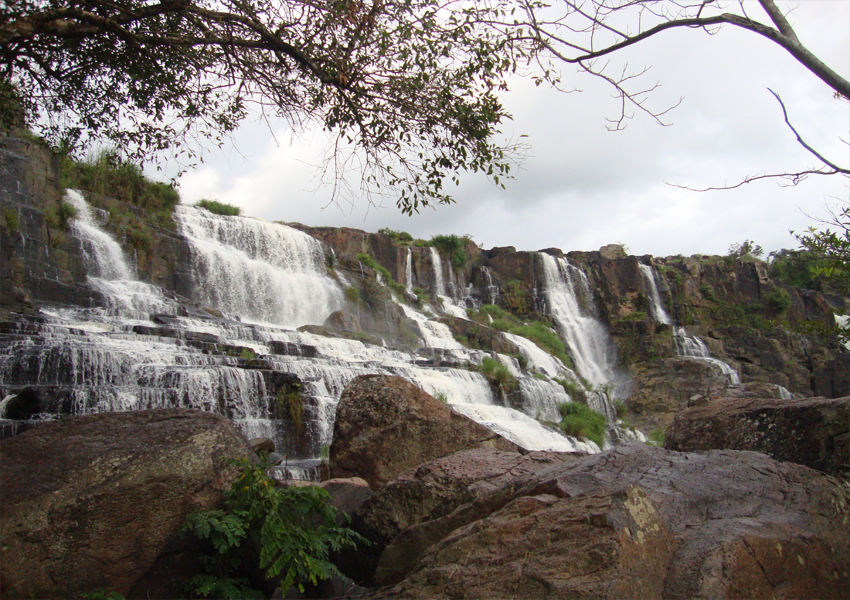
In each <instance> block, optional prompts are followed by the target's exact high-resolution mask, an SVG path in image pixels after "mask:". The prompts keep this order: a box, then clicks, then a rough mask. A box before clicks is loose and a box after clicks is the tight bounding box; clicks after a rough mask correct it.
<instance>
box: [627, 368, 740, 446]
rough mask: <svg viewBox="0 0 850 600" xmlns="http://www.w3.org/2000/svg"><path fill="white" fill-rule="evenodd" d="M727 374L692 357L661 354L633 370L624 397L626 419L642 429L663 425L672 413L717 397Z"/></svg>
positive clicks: (669, 420)
mask: <svg viewBox="0 0 850 600" xmlns="http://www.w3.org/2000/svg"><path fill="white" fill-rule="evenodd" d="M728 387H729V378H728V377H727V376H726V375H724V374H723V373H721V372H720V370H719V369H717V368H716V367H715V366H713V365H711V364H709V363H706V362H703V361H699V360H694V359H692V358H682V357H676V358H665V359H662V360H658V361H656V362H653V363H651V364H649V365H647V366H646V367H643V368H641V370H640V371H638V372H637V373H636V374H635V380H634V389H635V391H634V392H633V393H632V395H631V396H630V397H629V399H628V400H627V401H626V406H627V407H628V409H629V411H630V413H629V421H630V422H632V423H633V424H634V425H636V426H637V427H638V428H639V429H642V430H644V431H652V430H653V429H657V428H660V429H666V428H667V426H668V425H669V424H670V423H671V422H672V421H673V418H674V417H675V416H676V414H677V413H678V412H679V411H680V410H682V409H684V408H685V407H687V406H688V404H689V403H691V402H694V403H698V402H700V401H703V400H707V399H710V398H720V397H721V396H722V395H723V393H724V391H725V390H726V389H727V388H728Z"/></svg>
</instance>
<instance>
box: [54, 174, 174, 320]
mask: <svg viewBox="0 0 850 600" xmlns="http://www.w3.org/2000/svg"><path fill="white" fill-rule="evenodd" d="M65 202H68V203H69V204H70V205H71V206H73V207H74V209H75V210H76V211H77V216H76V217H75V218H74V219H73V220H72V221H71V227H70V229H71V235H72V236H74V237H75V238H77V239H78V240H79V242H80V246H81V250H82V255H83V266H84V267H85V268H86V271H87V273H88V281H89V284H90V285H91V286H92V287H93V288H94V289H96V290H98V291H99V292H101V293H102V294H103V295H104V297H105V299H106V301H107V303H108V306H109V308H110V309H112V310H113V311H118V312H122V313H125V314H126V313H131V312H144V313H154V312H158V313H173V312H174V311H175V310H176V307H177V305H176V303H174V302H171V301H169V300H167V299H166V298H165V296H164V295H163V294H162V291H161V290H160V289H159V288H158V287H156V286H154V285H151V284H149V283H145V282H143V281H138V280H137V279H136V274H135V269H134V268H133V267H132V266H131V265H130V263H129V262H128V260H127V257H126V255H125V254H124V251H123V250H122V249H121V246H120V245H119V244H118V242H117V241H116V240H115V238H113V237H112V236H111V235H110V234H108V233H107V232H106V231H104V230H103V229H101V227H100V226H99V225H98V224H97V222H96V221H95V219H94V216H93V215H92V209H91V207H90V206H89V204H88V203H87V202H86V201H85V199H84V198H83V195H82V194H81V193H80V192H78V191H77V190H66V191H65Z"/></svg>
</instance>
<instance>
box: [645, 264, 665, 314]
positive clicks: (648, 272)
mask: <svg viewBox="0 0 850 600" xmlns="http://www.w3.org/2000/svg"><path fill="white" fill-rule="evenodd" d="M640 274H641V277H643V281H644V287H646V291H647V292H649V306H650V308H651V311H652V318H653V319H654V320H655V322H656V323H663V324H665V325H671V324H672V321H671V320H670V317H669V316H668V315H667V311H665V310H664V304H663V303H662V302H661V295H660V294H659V293H658V285H657V284H656V282H655V270H654V269H653V268H652V267H650V266H649V265H644V264H641V265H640Z"/></svg>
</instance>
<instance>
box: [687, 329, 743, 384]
mask: <svg viewBox="0 0 850 600" xmlns="http://www.w3.org/2000/svg"><path fill="white" fill-rule="evenodd" d="M676 353H677V354H678V355H679V356H683V357H685V358H692V359H694V360H699V361H702V362H705V363H708V364H710V365H712V366H714V367H716V368H717V369H719V370H720V372H721V373H723V374H724V375H726V376H727V377H728V378H729V383H732V384H739V383H741V379H740V377H738V372H737V371H736V370H735V369H733V368H732V367H731V366H730V365H729V364H728V363H726V362H723V361H722V360H720V359H719V358H714V357H712V356H711V353H710V352H709V351H708V347H707V346H706V345H705V343H704V342H703V341H702V340H701V339H699V338H698V337H697V336H689V335H688V334H687V332H686V331H685V328H684V327H679V328H678V329H676Z"/></svg>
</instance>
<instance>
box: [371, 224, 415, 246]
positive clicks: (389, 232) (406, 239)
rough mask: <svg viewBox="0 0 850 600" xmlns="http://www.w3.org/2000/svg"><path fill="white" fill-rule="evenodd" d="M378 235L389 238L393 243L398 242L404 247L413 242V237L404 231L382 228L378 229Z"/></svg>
mask: <svg viewBox="0 0 850 600" xmlns="http://www.w3.org/2000/svg"><path fill="white" fill-rule="evenodd" d="M378 233H382V234H383V235H386V236H389V237H391V238H392V240H393V241H394V242H398V243H400V244H402V245H405V246H406V245H408V244H409V243H410V242H412V241H413V236H412V235H410V234H409V233H407V232H406V231H396V230H395V229H390V228H388V227H384V228H382V229H379V230H378Z"/></svg>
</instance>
